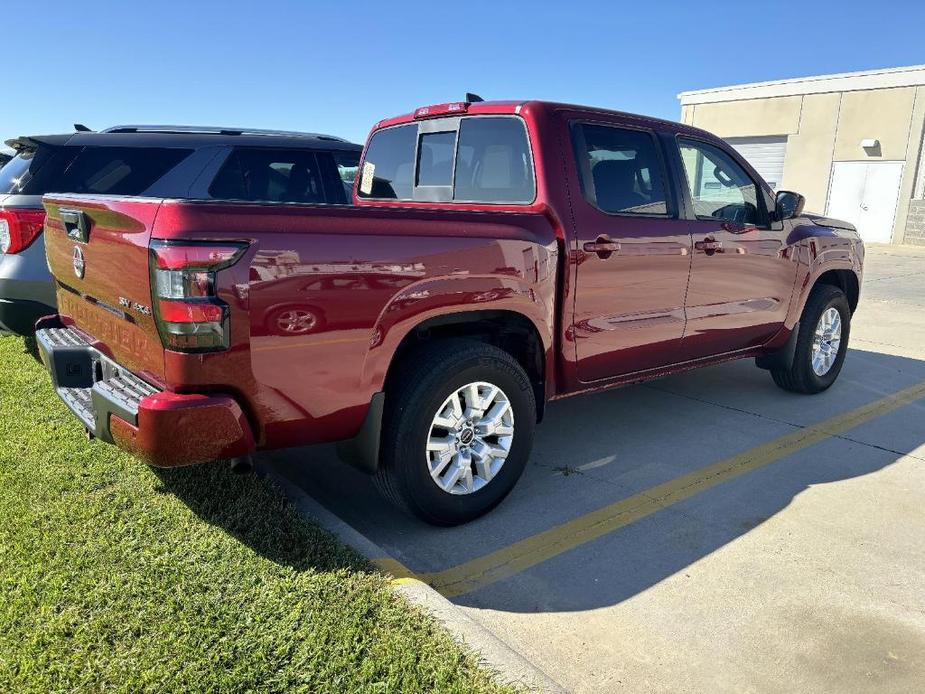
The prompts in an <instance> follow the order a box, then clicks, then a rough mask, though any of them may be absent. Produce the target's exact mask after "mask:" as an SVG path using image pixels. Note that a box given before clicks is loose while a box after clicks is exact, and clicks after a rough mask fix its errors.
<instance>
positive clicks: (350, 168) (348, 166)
mask: <svg viewBox="0 0 925 694" xmlns="http://www.w3.org/2000/svg"><path fill="white" fill-rule="evenodd" d="M333 156H334V165H335V166H336V167H337V175H338V177H339V178H340V182H341V184H342V186H343V188H344V201H345V202H349V201H350V200H351V199H352V198H353V182H354V181H355V180H356V177H357V171H358V170H359V168H360V153H359V152H337V151H335V152H334V153H333Z"/></svg>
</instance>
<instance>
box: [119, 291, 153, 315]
mask: <svg viewBox="0 0 925 694" xmlns="http://www.w3.org/2000/svg"><path fill="white" fill-rule="evenodd" d="M119 306H121V307H122V308H127V309H129V310H131V311H135V312H136V313H140V314H141V315H143V316H150V315H151V307H150V306H145V305H144V304H139V303H138V302H137V301H132V300H131V299H126V298H125V297H124V296H120V297H119Z"/></svg>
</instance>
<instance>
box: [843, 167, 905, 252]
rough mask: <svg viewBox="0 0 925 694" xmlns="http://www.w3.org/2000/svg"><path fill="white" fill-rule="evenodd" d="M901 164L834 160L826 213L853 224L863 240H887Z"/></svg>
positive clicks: (893, 217) (891, 232)
mask: <svg viewBox="0 0 925 694" xmlns="http://www.w3.org/2000/svg"><path fill="white" fill-rule="evenodd" d="M903 165H904V163H903V162H901V161H870V162H868V161H839V162H835V164H833V165H832V184H831V186H830V187H829V204H828V208H827V209H826V214H827V215H828V216H829V217H835V218H836V219H843V220H845V221H846V222H851V223H852V224H854V225H855V226H856V227H857V228H858V232H859V233H860V234H861V238H862V239H864V241H869V242H871V243H889V242H890V239H891V238H892V237H893V221H894V220H895V218H896V205H897V203H898V202H899V186H900V183H901V182H902V178H903Z"/></svg>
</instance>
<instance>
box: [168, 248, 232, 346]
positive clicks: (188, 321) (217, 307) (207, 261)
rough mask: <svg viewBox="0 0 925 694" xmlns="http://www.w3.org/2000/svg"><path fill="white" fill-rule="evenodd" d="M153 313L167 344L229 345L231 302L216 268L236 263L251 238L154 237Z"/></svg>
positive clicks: (220, 268)
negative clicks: (221, 293) (218, 283)
mask: <svg viewBox="0 0 925 694" xmlns="http://www.w3.org/2000/svg"><path fill="white" fill-rule="evenodd" d="M150 249H151V250H150V254H151V284H152V287H153V291H154V316H155V318H156V320H157V327H158V332H160V335H161V341H162V342H163V343H164V347H167V348H168V349H174V350H178V351H181V352H207V351H214V350H220V349H227V348H228V305H227V304H225V302H223V301H221V300H220V299H219V298H218V296H217V295H216V293H215V273H216V272H218V271H219V270H222V269H224V268H227V267H230V266H231V265H234V264H235V263H236V262H237V261H238V259H239V258H240V257H241V256H242V255H243V254H244V251H245V250H246V249H247V244H246V243H211V242H209V243H193V242H188V241H184V242H175V241H152V242H151V245H150Z"/></svg>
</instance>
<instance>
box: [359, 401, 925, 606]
mask: <svg viewBox="0 0 925 694" xmlns="http://www.w3.org/2000/svg"><path fill="white" fill-rule="evenodd" d="M922 397H925V383H920V384H918V385H915V386H912V387H911V388H907V389H905V390H902V391H900V392H898V393H894V394H892V395H888V396H886V397H884V398H881V399H879V400H876V401H874V402H872V403H869V404H867V405H864V406H863V407H859V408H857V409H855V410H851V411H850V412H846V413H845V414H841V415H838V416H836V417H832V418H831V419H827V420H825V421H823V422H820V423H818V424H814V425H811V426H807V427H805V428H802V429H799V430H797V431H794V432H793V433H791V434H787V435H785V436H781V437H780V438H778V439H775V440H774V441H771V442H769V443H765V444H762V445H760V446H756V447H755V448H752V449H750V450H747V451H745V452H744V453H740V454H738V455H735V456H732V457H731V458H727V459H725V460H721V461H720V462H718V463H714V464H712V465H707V466H706V467H703V468H700V469H699V470H695V471H694V472H691V473H689V474H687V475H683V476H682V477H678V478H676V479H673V480H670V481H669V482H665V483H664V484H659V485H657V486H655V487H651V488H649V489H646V490H645V491H643V492H640V493H638V494H635V495H634V496H631V497H629V498H627V499H623V500H621V501H617V502H616V503H613V504H610V505H609V506H605V507H603V508H600V509H598V510H597V511H592V512H591V513H588V514H585V515H583V516H580V517H578V518H575V519H574V520H571V521H568V522H566V523H563V524H562V525H558V526H556V527H555V528H551V529H550V530H546V531H544V532H541V533H538V534H536V535H532V536H531V537H528V538H525V539H523V540H520V541H519V542H515V543H514V544H512V545H508V546H507V547H504V548H502V549H499V550H497V551H495V552H492V553H490V554H486V555H485V556H482V557H478V558H477V559H473V560H472V561H468V562H465V563H463V564H460V565H458V566H454V567H452V568H450V569H446V570H444V571H436V572H433V573H426V574H418V575H417V576H416V578H417V579H419V580H421V581H424V582H425V583H429V584H430V585H432V586H433V587H434V588H436V589H437V590H438V591H439V592H440V593H442V594H443V595H445V596H446V597H448V598H452V597H456V596H459V595H463V594H465V593H469V592H472V591H473V590H476V589H478V588H483V587H485V586H487V585H490V584H492V583H495V582H496V581H500V580H502V579H505V578H509V577H510V576H513V575H515V574H518V573H520V572H521V571H524V570H526V569H529V568H530V567H532V566H536V565H537V564H539V563H541V562H544V561H546V560H547V559H552V558H553V557H556V556H558V555H560V554H562V553H563V552H567V551H569V550H571V549H574V548H576V547H578V546H580V545H583V544H585V543H586V542H590V541H591V540H594V539H596V538H599V537H601V536H602V535H606V534H607V533H610V532H613V531H614V530H617V529H619V528H622V527H624V526H627V525H629V524H630V523H634V522H636V521H638V520H640V519H642V518H645V517H646V516H649V515H651V514H653V513H655V512H656V511H658V510H660V509H663V508H666V507H668V506H671V505H673V504H677V503H678V502H680V501H684V500H685V499H689V498H691V497H692V496H695V495H696V494H699V493H701V492H704V491H706V490H708V489H711V488H713V487H715V486H717V485H718V484H722V483H723V482H727V481H729V480H731V479H734V478H736V477H739V476H740V475H744V474H745V473H748V472H751V471H752V470H757V469H758V468H761V467H764V466H765V465H769V464H771V463H773V462H775V461H777V460H780V459H781V458H785V457H787V456H789V455H792V454H794V453H796V452H798V451H801V450H803V449H805V448H808V447H810V446H813V445H815V444H817V443H820V442H821V441H825V440H826V439H829V438H831V437H833V436H838V435H839V434H842V433H844V432H846V431H848V430H849V429H853V428H854V427H857V426H859V425H861V424H864V423H865V422H868V421H870V420H872V419H875V418H877V417H880V416H882V415H884V414H887V413H888V412H892V411H893V410H896V409H899V408H900V407H903V406H904V405H908V404H910V403H912V402H915V401H916V400H919V399H920V398H922ZM382 561H383V562H384V565H383V569H384V570H386V571H388V573H391V574H392V575H393V576H396V578H397V579H403V578H414V577H415V575H414V574H413V572H411V571H410V570H409V569H408V568H407V567H405V566H404V565H403V564H401V563H400V562H398V561H397V560H394V559H391V558H389V559H388V560H382ZM377 563H379V562H377Z"/></svg>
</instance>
